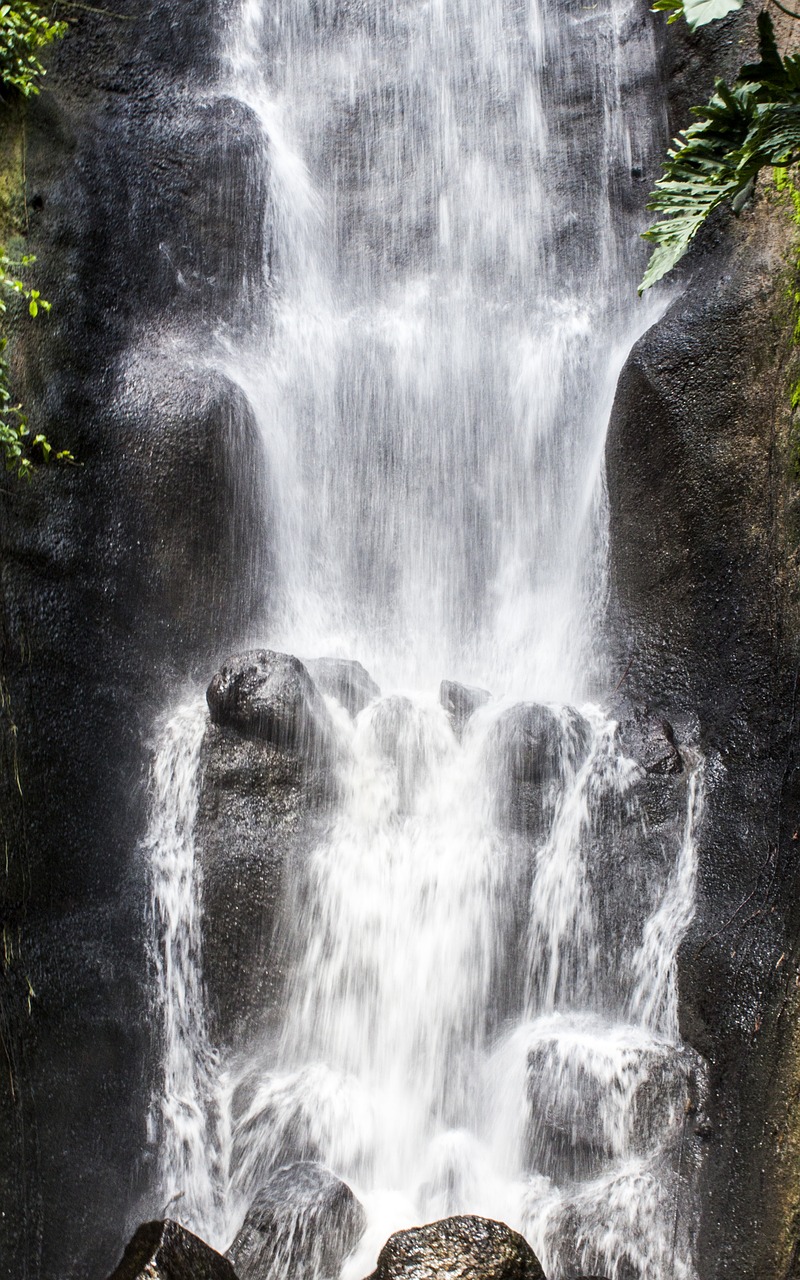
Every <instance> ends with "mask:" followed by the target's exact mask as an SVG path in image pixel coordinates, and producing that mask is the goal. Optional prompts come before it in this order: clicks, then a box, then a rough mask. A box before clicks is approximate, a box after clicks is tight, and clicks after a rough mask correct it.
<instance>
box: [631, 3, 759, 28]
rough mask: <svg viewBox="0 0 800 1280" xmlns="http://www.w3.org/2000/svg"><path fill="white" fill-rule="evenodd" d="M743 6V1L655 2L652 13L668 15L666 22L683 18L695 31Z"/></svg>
mask: <svg viewBox="0 0 800 1280" xmlns="http://www.w3.org/2000/svg"><path fill="white" fill-rule="evenodd" d="M743 4H744V0H655V4H654V5H653V11H654V12H655V13H666V14H668V15H669V16H668V17H667V22H677V21H678V18H685V19H686V21H687V22H688V24H689V26H690V27H691V28H692V31H696V30H697V28H698V27H704V26H705V25H706V23H707V22H714V21H716V19H717V18H725V17H727V15H728V14H729V13H733V12H734V10H736V9H741V7H742V5H743Z"/></svg>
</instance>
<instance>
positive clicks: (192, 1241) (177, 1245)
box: [108, 1218, 237, 1280]
mask: <svg viewBox="0 0 800 1280" xmlns="http://www.w3.org/2000/svg"><path fill="white" fill-rule="evenodd" d="M108 1280H237V1276H236V1272H235V1271H234V1269H233V1267H232V1266H231V1264H230V1262H229V1261H228V1260H227V1259H226V1258H223V1257H222V1255H221V1254H219V1253H217V1251H216V1250H215V1249H212V1248H211V1246H210V1245H208V1244H206V1243H205V1241H204V1240H201V1239H200V1238H199V1237H198V1236H195V1235H192V1233H191V1231H187V1230H186V1228H185V1227H182V1226H180V1224H179V1223H177V1222H172V1221H171V1220H170V1219H169V1218H167V1219H165V1220H164V1221H163V1222H145V1223H143V1224H142V1226H141V1227H139V1229H138V1231H137V1232H136V1234H135V1235H134V1236H133V1238H132V1239H131V1241H130V1243H129V1245H128V1246H127V1248H126V1250H125V1253H124V1254H123V1257H122V1261H121V1262H120V1264H119V1266H118V1267H117V1269H116V1271H114V1273H113V1275H110V1276H109V1278H108Z"/></svg>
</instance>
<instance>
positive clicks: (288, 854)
mask: <svg viewBox="0 0 800 1280" xmlns="http://www.w3.org/2000/svg"><path fill="white" fill-rule="evenodd" d="M335 784H336V775H335V773H334V774H331V772H330V770H325V769H323V768H319V767H316V763H315V761H314V760H313V759H309V757H307V756H304V755H300V754H297V753H294V752H289V751H286V750H280V749H278V748H277V747H273V746H270V745H269V743H264V742H259V741H256V740H254V739H252V738H245V737H242V736H241V735H240V734H239V733H237V732H236V731H235V730H232V729H228V728H224V727H223V726H221V725H216V724H210V725H209V726H208V728H207V730H206V734H205V737H204V739H203V746H202V752H201V768H200V791H199V796H198V807H197V819H196V822H195V849H196V859H197V866H198V870H199V874H200V878H201V884H202V902H203V917H202V931H203V978H204V984H205V989H206V996H207V1007H208V1014H209V1018H210V1025H211V1030H212V1035H213V1037H214V1040H215V1042H216V1043H218V1044H226V1045H234V1044H237V1043H239V1041H240V1040H241V1039H242V1038H243V1037H247V1036H248V1035H249V1034H250V1033H251V1032H254V1031H257V1030H258V1031H260V1030H261V1029H262V1028H263V1026H264V1024H265V1022H268V1021H269V1019H270V1017H271V1016H273V1010H274V1009H275V1008H276V1007H277V1004H278V1001H279V999H280V995H281V992H282V990H283V983H284V966H283V963H282V957H281V953H280V950H279V948H276V946H275V930H276V926H277V922H278V920H279V918H280V915H281V903H282V901H283V897H284V893H285V892H287V887H286V886H287V880H286V874H285V873H286V869H287V867H290V866H295V867H297V866H298V865H299V864H300V862H301V860H302V859H304V858H306V857H307V856H308V852H309V850H312V849H314V848H315V847H316V844H317V842H318V840H319V838H320V834H321V831H322V830H323V828H324V825H325V823H326V821H327V820H328V815H329V810H330V803H331V801H332V799H333V796H334V795H335ZM286 909H287V910H290V909H291V908H286Z"/></svg>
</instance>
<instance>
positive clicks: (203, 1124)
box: [148, 0, 704, 1280]
mask: <svg viewBox="0 0 800 1280" xmlns="http://www.w3.org/2000/svg"><path fill="white" fill-rule="evenodd" d="M226 41H227V43H226V47H225V49H224V50H223V55H224V56H223V66H224V76H223V80H222V82H221V83H220V93H224V94H228V95H231V94H233V95H234V96H236V97H238V98H240V99H241V100H242V101H243V102H245V103H247V104H248V106H249V107H250V108H252V110H253V111H254V112H255V113H256V115H257V117H258V119H259V121H260V122H261V125H262V127H263V136H264V148H263V153H262V168H263V172H261V173H260V174H255V175H254V190H255V189H260V190H261V191H262V193H263V194H264V196H265V200H266V205H265V208H264V209H262V208H260V207H259V208H254V211H253V217H254V219H256V218H260V217H263V218H265V219H266V220H267V221H268V223H269V226H270V235H269V237H268V243H269V252H268V257H267V260H266V261H265V263H264V277H263V282H262V284H263V287H262V288H261V293H260V294H259V298H260V302H259V307H257V308H256V314H257V316H258V317H260V318H259V319H258V320H257V322H256V323H255V324H254V325H253V326H252V329H251V331H250V332H248V333H247V334H246V335H245V336H244V337H243V336H242V334H241V333H236V334H234V333H232V332H220V333H219V335H218V337H217V341H216V344H215V346H214V349H213V350H212V351H210V352H209V354H208V360H209V362H210V363H212V364H216V365H218V366H221V367H223V368H224V369H225V370H226V371H227V373H228V374H229V375H230V376H232V377H233V378H234V379H235V380H236V381H237V383H238V384H239V385H240V386H241V387H242V389H243V390H244V392H245V394H246V396H247V397H248V399H249V401H250V403H251V406H252V409H253V411H254V414H255V416H256V419H257V421H258V424H259V427H260V431H261V435H262V438H263V457H264V468H265V472H266V475H267V483H266V485H265V492H267V493H268V495H269V502H270V503H271V504H272V510H271V512H270V528H271V531H272V536H273V538H274V545H273V546H272V547H271V548H270V557H269V563H270V565H271V573H270V576H269V579H268V580H267V581H264V582H261V583H258V584H256V587H255V589H256V590H257V592H258V593H259V597H260V600H261V602H262V623H261V627H260V630H259V631H258V634H257V635H254V636H253V637H251V639H252V641H253V643H254V644H256V643H258V644H259V645H267V646H269V648H270V650H278V651H283V652H287V653H292V654H298V655H300V656H301V657H302V658H304V659H309V660H311V659H315V658H318V657H321V656H323V655H333V656H335V657H340V658H357V659H359V660H361V661H362V662H364V663H365V665H366V666H367V667H368V669H369V670H370V672H371V674H372V675H373V676H374V677H375V678H376V679H377V680H379V682H380V684H381V685H382V687H383V695H382V696H376V697H374V698H372V699H368V700H367V705H366V706H365V707H364V708H363V709H362V710H360V711H359V712H358V714H357V715H356V716H355V717H351V716H350V715H349V714H348V713H347V711H345V709H344V708H343V707H342V706H341V705H339V703H338V702H337V701H336V700H335V699H332V698H329V699H328V702H327V711H326V715H327V716H328V717H329V722H330V726H331V730H330V731H331V734H332V737H333V739H335V750H333V752H332V754H331V755H330V757H329V758H328V763H327V765H326V768H327V770H328V773H329V774H330V779H329V781H330V784H331V785H330V798H329V801H328V803H327V807H326V808H325V814H324V820H322V821H321V822H320V823H319V824H318V826H317V827H316V828H315V829H314V830H315V834H314V837H313V839H311V840H309V842H308V845H307V847H306V848H304V849H302V850H301V851H300V852H299V853H298V852H297V850H294V852H293V854H292V856H291V858H288V859H287V865H286V869H285V873H284V878H283V883H282V886H281V892H280V895H279V912H278V918H277V920H276V922H275V923H274V928H273V933H272V935H271V945H272V960H271V961H268V963H273V964H274V965H275V967H276V971H277V970H278V969H279V970H280V973H281V974H282V975H283V979H282V990H281V992H280V994H279V995H278V997H277V999H276V1000H275V1002H274V1007H273V1008H270V1009H265V1010H264V1017H263V1019H262V1020H261V1021H260V1022H257V1024H253V1025H252V1026H251V1030H250V1033H249V1034H248V1035H245V1036H240V1037H239V1040H238V1042H237V1043H236V1044H235V1045H234V1046H233V1047H231V1046H227V1047H221V1046H220V1045H218V1044H215V1043H213V1040H214V1037H213V1032H212V1030H211V1026H210V1022H209V1020H208V1018H207V1013H206V1008H205V996H204V979H203V957H202V951H203V924H202V912H203V879H202V875H201V873H200V870H199V868H198V866H197V859H196V856H195V852H196V850H195V844H196V831H195V827H196V824H197V811H198V796H199V793H200V790H201V788H202V787H203V785H204V776H203V769H202V767H201V760H202V742H203V735H204V732H205V728H206V721H205V716H206V712H205V710H204V704H203V702H202V698H200V699H197V700H195V701H194V702H190V703H187V704H185V705H184V706H183V707H181V708H180V709H179V710H178V711H177V713H175V714H174V715H172V716H171V717H170V718H168V720H167V721H165V726H164V728H163V731H162V737H161V740H160V747H159V749H158V753H157V756H156V763H155V766H154V773H153V788H152V790H153V804H152V818H151V828H150V832H149V836H148V847H149V849H150V850H151V854H152V859H153V868H154V873H153V915H154V923H155V927H156V944H155V947H154V954H155V955H156V957H157V964H156V969H157V975H156V976H157V980H158V983H159V988H160V996H161V1004H162V1007H163V1010H164V1013H165V1026H164V1067H163V1079H162V1082H161V1083H162V1086H163V1088H162V1093H163V1098H162V1099H161V1101H160V1102H159V1104H158V1105H157V1106H156V1107H155V1108H154V1131H155V1137H156V1139H157V1141H158V1143H159V1151H160V1161H161V1163H160V1168H161V1179H162V1189H163V1193H164V1197H165V1200H170V1201H171V1202H172V1208H171V1209H170V1212H171V1213H173V1215H174V1216H177V1217H182V1218H183V1220H185V1221H186V1222H187V1224H188V1225H190V1226H192V1227H193V1228H194V1229H196V1230H198V1231H199V1232H200V1233H201V1234H204V1235H205V1236H206V1237H207V1238H210V1239H212V1240H214V1241H215V1242H216V1243H217V1244H219V1245H221V1246H223V1247H225V1246H227V1245H228V1244H229V1243H230V1239H231V1238H232V1236H233V1235H234V1234H235V1232H236V1230H237V1228H238V1226H239V1225H240V1223H241V1219H242V1216H243V1214H244V1211H245V1209H246V1208H247V1205H248V1203H249V1202H250V1201H251V1200H252V1198H253V1196H254V1195H255V1194H257V1192H258V1191H259V1189H260V1187H261V1186H262V1185H263V1184H264V1182H265V1180H266V1178H267V1177H268V1175H269V1174H270V1172H271V1171H273V1170H274V1169H275V1168H277V1167H279V1166H281V1165H283V1164H286V1163H287V1162H289V1161H292V1160H299V1159H311V1160H320V1161H322V1162H323V1163H325V1164H326V1165H328V1166H329V1167H330V1168H331V1169H332V1170H333V1171H334V1172H335V1173H336V1174H337V1175H339V1176H340V1177H342V1178H344V1179H345V1180H346V1181H347V1182H348V1183H349V1184H350V1185H351V1187H352V1188H353V1190H354V1191H355V1192H356V1194H357V1195H358V1197H359V1199H360V1200H361V1202H362V1203H363V1204H364V1206H365V1208H366V1210H367V1216H368V1227H367V1231H366V1234H365V1235H364V1237H363V1239H362V1242H361V1244H360V1245H359V1247H358V1249H357V1251H356V1253H355V1254H354V1255H353V1256H351V1257H350V1258H349V1259H348V1261H347V1262H346V1263H345V1272H344V1275H345V1280H360V1278H361V1277H362V1276H364V1275H367V1274H368V1273H369V1271H370V1270H371V1269H372V1267H373V1265H374V1261H375V1257H376V1254H377V1251H378V1249H379V1248H380V1246H381V1245H382V1244H383V1243H384V1241H385V1239H386V1237H387V1236H388V1234H389V1233H390V1232H391V1231H393V1230H395V1229H397V1228H398V1227H402V1226H407V1225H411V1224H414V1223H419V1222H423V1221H430V1220H433V1219H435V1218H438V1217H442V1216H445V1215H448V1214H452V1213H457V1212H473V1213H477V1214H482V1215H484V1216H488V1217H494V1218H499V1219H501V1220H503V1221H505V1222H507V1223H509V1224H510V1225H511V1226H513V1227H516V1228H517V1229H519V1230H521V1231H522V1232H523V1233H524V1234H525V1235H526V1236H527V1238H528V1240H529V1241H530V1243H531V1244H532V1246H533V1247H534V1249H535V1251H536V1253H537V1255H538V1256H539V1257H540V1259H541V1261H542V1264H543V1266H544V1268H545V1270H546V1272H547V1274H548V1276H552V1277H554V1278H555V1277H561V1276H571V1275H574V1274H578V1273H579V1272H583V1273H585V1274H589V1273H594V1274H607V1275H608V1276H609V1277H611V1278H612V1280H680V1278H682V1277H686V1278H687V1280H689V1278H690V1277H693V1276H694V1270H693V1264H692V1256H691V1255H692V1249H691V1236H692V1228H691V1220H692V1205H691V1198H692V1174H693V1173H694V1171H695V1165H696V1161H697V1158H698V1157H697V1155H696V1153H695V1151H694V1148H692V1147H691V1144H690V1143H689V1144H687V1142H686V1128H687V1118H688V1116H689V1115H691V1114H693V1113H694V1111H695V1110H696V1109H697V1108H698V1107H699V1106H700V1103H701V1100H702V1091H703V1067H702V1063H701V1062H700V1061H699V1060H698V1059H697V1057H696V1055H694V1054H693V1053H692V1052H691V1051H689V1050H688V1049H687V1048H686V1047H685V1046H683V1045H682V1043H681V1040H680V1036H679V1032H678V1010H677V992H676V975H675V964H676V955H677V949H678V947H679V945H680V942H681V940H682V938H683V936H684V934H685V931H686V929H687V927H688V925H689V923H690V921H691V917H692V912H693V902H694V877H695V837H696V831H697V827H698V824H699V822H700V820H701V817H702V809H703V794H704V767H703V761H702V760H701V758H700V757H699V755H698V754H697V753H696V752H695V751H694V750H693V749H692V747H691V746H684V747H683V748H682V749H681V752H680V754H678V752H677V751H676V752H675V761H674V777H672V776H671V777H670V778H669V779H667V780H666V781H664V779H663V778H662V779H659V780H658V782H657V784H652V785H658V786H662V785H663V787H666V788H667V791H665V792H664V795H663V796H661V801H660V803H661V818H660V825H659V824H655V825H654V823H653V822H652V820H651V815H650V812H649V809H648V805H647V802H646V799H643V794H644V793H643V788H646V787H647V786H649V785H651V782H649V781H648V777H647V775H646V771H645V769H644V768H643V767H642V765H641V764H640V763H637V762H636V761H635V760H634V759H632V758H630V757H629V756H628V755H627V754H626V752H625V750H624V749H623V748H621V747H620V744H619V741H618V738H617V735H616V732H615V725H614V723H613V720H612V719H610V718H609V716H608V715H607V714H606V712H605V711H604V710H603V708H602V705H601V701H602V691H603V689H604V688H606V687H608V686H609V685H613V681H611V680H610V679H609V673H608V672H607V671H606V669H605V664H604V655H603V646H602V639H601V625H600V624H601V618H602V609H603V603H604V592H605V557H606V547H605V494H604V483H603V466H602V459H603V442H604V435H605V429H606V423H607V419H608V414H609V411H610V406H611V400H612V397H613V392H614V385H615V379H616V376H617V373H618V370H619V368H620V366H621V363H622V360H623V359H624V357H625V354H626V353H627V351H628V350H629V348H630V345H631V343H632V342H633V341H634V339H635V338H636V336H637V334H638V333H639V332H641V331H642V329H643V328H644V327H645V326H646V324H647V323H648V322H649V321H650V320H651V319H652V318H653V314H654V313H652V312H649V313H648V312H647V311H645V310H644V309H643V308H642V306H641V305H637V303H636V300H635V287H634V282H635V279H636V274H637V271H638V268H639V265H640V259H639V257H637V255H636V252H635V244H636V233H637V231H638V230H639V229H640V228H639V223H638V220H637V219H638V217H639V216H640V213H639V214H637V213H635V212H633V211H634V210H635V209H636V207H637V201H638V193H639V192H640V186H639V185H638V181H639V176H640V175H641V173H642V172H643V171H644V170H646V167H647V164H648V161H649V159H650V157H651V155H652V152H653V149H654V147H655V145H656V141H657V138H658V133H659V129H658V122H659V105H658V93H657V77H656V75H655V71H654V69H653V61H654V59H653V52H652V48H651V41H650V28H649V23H648V20H647V17H646V16H643V15H642V14H641V12H640V11H639V9H638V7H634V6H632V5H629V4H627V3H623V2H618V0H613V2H612V3H607V2H606V0H601V3H599V4H597V5H593V6H590V7H588V6H587V7H583V6H579V5H575V6H573V5H564V6H558V7H556V6H555V5H550V4H547V3H541V4H540V3H537V2H535V0H531V3H529V4H525V5H520V4H515V3H511V0H488V3H487V2H485V0H484V2H482V3H479V2H478V0H436V2H434V3H426V4H421V3H418V2H416V0H397V2H396V3H393V4H388V3H383V2H382V0H381V3H379V4H376V5H374V6H363V5H361V4H357V3H349V2H341V3H330V4H329V3H327V2H323V3H313V4H312V3H309V2H304V0H282V2H281V3H278V4H274V5H273V4H270V5H267V4H266V2H265V0H264V2H262V0H246V3H244V4H243V5H242V7H241V9H240V10H238V12H236V13H235V14H234V15H233V16H232V17H231V19H230V22H229V26H228V30H227V35H226ZM647 121H650V122H652V123H650V124H647V123H644V122H647ZM259 182H260V183H261V186H260V187H259V185H258V184H259ZM243 234H244V229H243ZM262 294H263V297H262V296H261V295H262ZM311 670H312V674H313V671H314V668H313V665H312V666H311ZM209 674H211V673H209ZM443 677H446V678H455V679H458V680H464V681H469V682H470V683H474V684H475V685H479V686H480V687H481V689H486V690H491V696H487V697H484V696H483V695H481V696H480V697H477V698H476V709H475V710H474V712H473V713H472V714H471V715H470V716H468V717H463V718H462V719H458V718H457V717H454V716H453V715H452V714H451V713H449V712H448V709H447V708H446V707H445V706H443V705H442V703H441V702H440V700H439V699H438V698H437V696H436V690H437V687H438V684H439V681H440V680H441V679H442V678H443ZM659 794H660V795H661V793H659ZM665 797H666V799H665ZM233 838H235V837H234V835H233V833H232V839H233Z"/></svg>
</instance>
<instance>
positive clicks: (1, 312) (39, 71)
mask: <svg viewBox="0 0 800 1280" xmlns="http://www.w3.org/2000/svg"><path fill="white" fill-rule="evenodd" d="M66 31H67V24H66V23H65V22H55V21H53V20H52V18H50V17H48V16H47V15H46V14H45V13H44V12H43V11H42V9H41V8H40V6H39V5H37V4H33V3H29V2H28V0H18V2H17V3H16V4H13V5H10V4H0V84H1V85H2V86H3V88H4V89H5V90H6V91H7V93H10V94H15V95H17V96H18V97H21V98H22V99H26V98H30V97H31V96H32V95H33V94H36V93H38V92H39V87H40V85H39V82H40V80H41V78H42V76H43V75H44V74H45V68H44V67H43V65H42V63H41V61H40V58H39V54H40V53H41V51H42V50H43V49H44V48H46V46H47V45H49V44H52V42H53V41H54V40H58V39H61V37H62V36H64V35H65V34H66ZM35 261H36V259H35V258H34V256H33V255H32V254H24V255H22V256H21V257H20V258H19V260H18V261H15V260H13V259H11V258H10V257H9V255H8V253H7V252H6V250H5V249H0V460H2V464H3V465H4V466H5V469H6V471H9V472H13V473H14V474H16V475H17V476H19V477H20V478H30V476H31V473H32V471H33V466H34V460H35V459H37V458H38V459H40V460H42V461H44V462H48V461H50V459H51V458H56V459H57V460H59V461H61V462H74V458H73V456H72V454H71V453H70V451H69V450H68V449H61V450H58V451H54V450H53V447H52V445H51V444H50V442H49V441H48V439H47V437H46V436H44V435H42V433H41V432H36V433H35V434H34V433H33V432H32V430H31V428H30V426H29V425H28V419H27V417H26V415H25V413H24V411H23V408H22V405H21V404H18V403H15V397H14V396H13V394H12V391H11V378H10V369H9V363H8V356H7V350H8V342H9V329H8V318H9V314H10V313H9V310H8V308H9V304H16V309H17V312H20V311H22V309H23V306H24V304H27V306H25V310H26V311H27V314H28V315H29V316H30V317H31V318H32V319H34V320H35V319H36V318H37V316H39V315H41V314H43V313H44V314H46V313H47V312H48V311H49V310H50V303H49V302H48V301H47V300H46V299H45V298H43V297H42V296H41V293H40V291H39V290H38V289H34V288H33V287H32V286H31V285H30V284H28V283H26V281H24V280H23V279H21V278H20V273H24V272H25V271H26V270H27V269H28V268H29V267H31V266H32V265H33V263H34V262H35Z"/></svg>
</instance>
